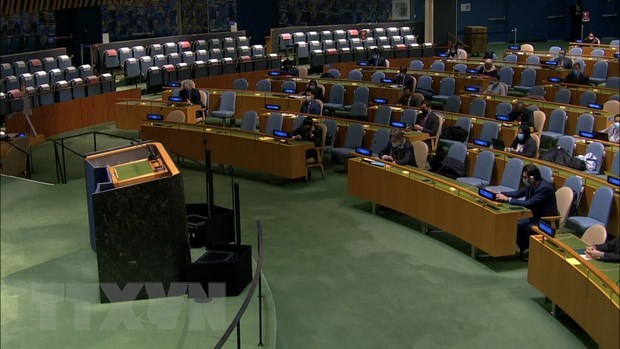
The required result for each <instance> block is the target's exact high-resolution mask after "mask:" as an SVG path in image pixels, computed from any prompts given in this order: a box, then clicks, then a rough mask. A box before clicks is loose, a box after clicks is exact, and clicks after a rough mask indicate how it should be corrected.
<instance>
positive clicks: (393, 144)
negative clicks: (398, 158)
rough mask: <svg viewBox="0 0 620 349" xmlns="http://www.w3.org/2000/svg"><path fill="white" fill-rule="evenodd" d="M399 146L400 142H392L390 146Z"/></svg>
mask: <svg viewBox="0 0 620 349" xmlns="http://www.w3.org/2000/svg"><path fill="white" fill-rule="evenodd" d="M398 147H400V142H396V143H392V148H398Z"/></svg>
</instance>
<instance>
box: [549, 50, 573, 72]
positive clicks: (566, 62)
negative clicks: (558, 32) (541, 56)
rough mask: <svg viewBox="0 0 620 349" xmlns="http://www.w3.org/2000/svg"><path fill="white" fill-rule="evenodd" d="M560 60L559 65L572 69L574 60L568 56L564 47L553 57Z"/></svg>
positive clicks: (557, 60)
mask: <svg viewBox="0 0 620 349" xmlns="http://www.w3.org/2000/svg"><path fill="white" fill-rule="evenodd" d="M553 60H554V61H556V62H558V67H562V68H564V69H570V68H572V67H573V60H572V59H570V58H568V57H566V50H564V49H562V50H560V52H558V56H557V57H556V58H554V59H553Z"/></svg>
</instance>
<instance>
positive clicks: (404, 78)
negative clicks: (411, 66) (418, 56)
mask: <svg viewBox="0 0 620 349" xmlns="http://www.w3.org/2000/svg"><path fill="white" fill-rule="evenodd" d="M394 82H395V83H397V84H399V85H403V86H405V87H406V88H407V87H408V88H409V89H411V90H412V89H413V78H412V77H411V76H410V75H409V74H407V67H406V66H404V65H403V66H401V67H400V69H399V71H398V74H396V76H395V77H394Z"/></svg>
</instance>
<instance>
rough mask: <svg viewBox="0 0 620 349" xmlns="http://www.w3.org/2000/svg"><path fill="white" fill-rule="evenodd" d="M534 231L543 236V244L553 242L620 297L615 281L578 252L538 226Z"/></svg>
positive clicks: (619, 288) (533, 228)
mask: <svg viewBox="0 0 620 349" xmlns="http://www.w3.org/2000/svg"><path fill="white" fill-rule="evenodd" d="M532 230H533V231H534V232H536V233H538V234H540V235H541V236H542V238H543V242H544V240H545V239H547V240H550V241H552V243H553V244H555V245H556V246H557V247H559V248H561V249H562V250H564V252H567V253H568V254H570V255H571V257H573V258H575V259H577V260H578V261H579V262H580V263H581V264H583V265H586V266H587V267H588V270H590V271H591V272H593V273H594V275H596V276H597V277H598V278H599V279H601V280H603V281H604V282H605V283H606V284H607V286H609V288H610V289H611V290H612V291H614V293H615V294H617V295H620V287H619V286H618V285H617V284H616V283H615V282H614V281H612V280H611V279H609V277H608V276H607V275H605V274H603V273H602V272H601V271H600V270H599V269H598V268H597V267H595V266H593V265H591V264H590V262H589V261H588V260H586V259H585V258H583V257H581V255H580V254H579V253H577V251H575V250H574V249H573V248H571V247H570V246H568V245H567V244H565V243H564V242H563V241H562V240H560V239H558V238H555V237H550V236H548V235H547V234H545V233H543V232H542V231H541V230H540V229H539V228H538V227H536V226H533V227H532Z"/></svg>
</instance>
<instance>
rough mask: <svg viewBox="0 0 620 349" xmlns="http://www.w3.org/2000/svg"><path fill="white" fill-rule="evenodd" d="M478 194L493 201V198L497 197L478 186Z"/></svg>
mask: <svg viewBox="0 0 620 349" xmlns="http://www.w3.org/2000/svg"><path fill="white" fill-rule="evenodd" d="M478 195H480V196H482V197H483V198H486V199H489V200H493V201H495V198H496V197H497V194H495V193H494V192H492V191H489V190H486V189H484V188H478Z"/></svg>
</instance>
